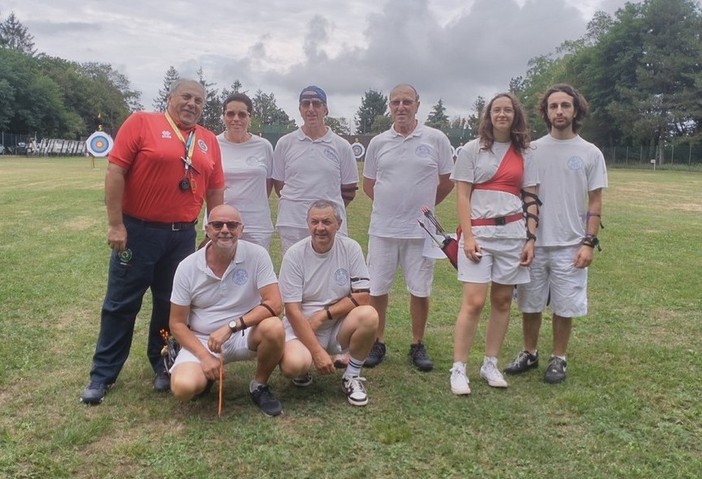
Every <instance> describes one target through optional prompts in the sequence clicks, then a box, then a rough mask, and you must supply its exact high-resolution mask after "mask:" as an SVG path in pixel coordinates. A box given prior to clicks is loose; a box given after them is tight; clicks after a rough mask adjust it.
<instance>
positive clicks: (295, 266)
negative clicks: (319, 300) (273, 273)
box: [278, 248, 304, 303]
mask: <svg viewBox="0 0 702 479" xmlns="http://www.w3.org/2000/svg"><path fill="white" fill-rule="evenodd" d="M295 252H296V250H294V249H292V248H291V249H289V250H288V251H287V253H285V256H284V257H283V262H282V264H281V265H280V278H279V281H278V287H279V288H280V297H281V298H282V300H283V302H284V303H301V302H302V287H303V283H304V281H303V280H304V271H303V269H302V261H297V260H298V258H297V255H296V254H295Z"/></svg>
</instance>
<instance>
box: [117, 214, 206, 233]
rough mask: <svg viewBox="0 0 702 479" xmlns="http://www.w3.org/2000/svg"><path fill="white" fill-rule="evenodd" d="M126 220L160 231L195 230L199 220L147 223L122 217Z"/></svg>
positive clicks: (131, 217)
mask: <svg viewBox="0 0 702 479" xmlns="http://www.w3.org/2000/svg"><path fill="white" fill-rule="evenodd" d="M122 216H123V217H124V219H125V220H127V221H131V222H132V223H136V224H138V225H141V226H146V227H148V228H158V229H160V230H171V231H185V230H191V229H193V228H195V225H196V224H197V220H195V221H190V222H189V223H161V222H158V221H146V220H142V219H139V218H135V217H133V216H129V215H125V214H123V215H122Z"/></svg>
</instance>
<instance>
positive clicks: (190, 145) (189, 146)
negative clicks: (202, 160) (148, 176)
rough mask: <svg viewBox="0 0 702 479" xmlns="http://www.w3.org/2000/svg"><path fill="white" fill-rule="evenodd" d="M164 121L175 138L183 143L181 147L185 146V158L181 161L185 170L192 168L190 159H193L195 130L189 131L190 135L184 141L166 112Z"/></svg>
mask: <svg viewBox="0 0 702 479" xmlns="http://www.w3.org/2000/svg"><path fill="white" fill-rule="evenodd" d="M166 120H168V124H169V125H171V128H172V129H173V131H174V132H175V134H176V136H177V137H178V139H179V140H180V141H181V142H183V145H185V157H184V158H183V161H184V162H185V168H186V169H188V168H193V169H195V168H194V167H193V163H192V160H191V158H192V157H193V151H195V128H193V129H192V130H190V134H189V135H188V139H187V140H186V139H185V138H183V134H182V133H181V132H180V129H179V128H178V127H177V126H176V124H175V122H174V121H173V118H171V115H169V114H168V112H166Z"/></svg>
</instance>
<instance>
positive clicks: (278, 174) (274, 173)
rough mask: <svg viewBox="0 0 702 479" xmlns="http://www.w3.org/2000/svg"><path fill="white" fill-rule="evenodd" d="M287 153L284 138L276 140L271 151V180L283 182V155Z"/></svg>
mask: <svg viewBox="0 0 702 479" xmlns="http://www.w3.org/2000/svg"><path fill="white" fill-rule="evenodd" d="M286 152H287V140H286V137H283V138H281V139H280V140H278V143H276V145H275V150H274V151H273V167H272V170H271V178H273V179H274V180H277V181H285V154H286Z"/></svg>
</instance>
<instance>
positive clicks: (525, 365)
mask: <svg viewBox="0 0 702 479" xmlns="http://www.w3.org/2000/svg"><path fill="white" fill-rule="evenodd" d="M537 367H539V352H538V351H537V352H536V354H531V353H530V352H529V351H519V354H517V357H516V358H514V361H512V362H511V363H509V364H508V365H507V367H506V368H505V369H504V371H505V372H506V373H507V374H519V373H523V372H526V371H529V370H530V369H534V368H537Z"/></svg>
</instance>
